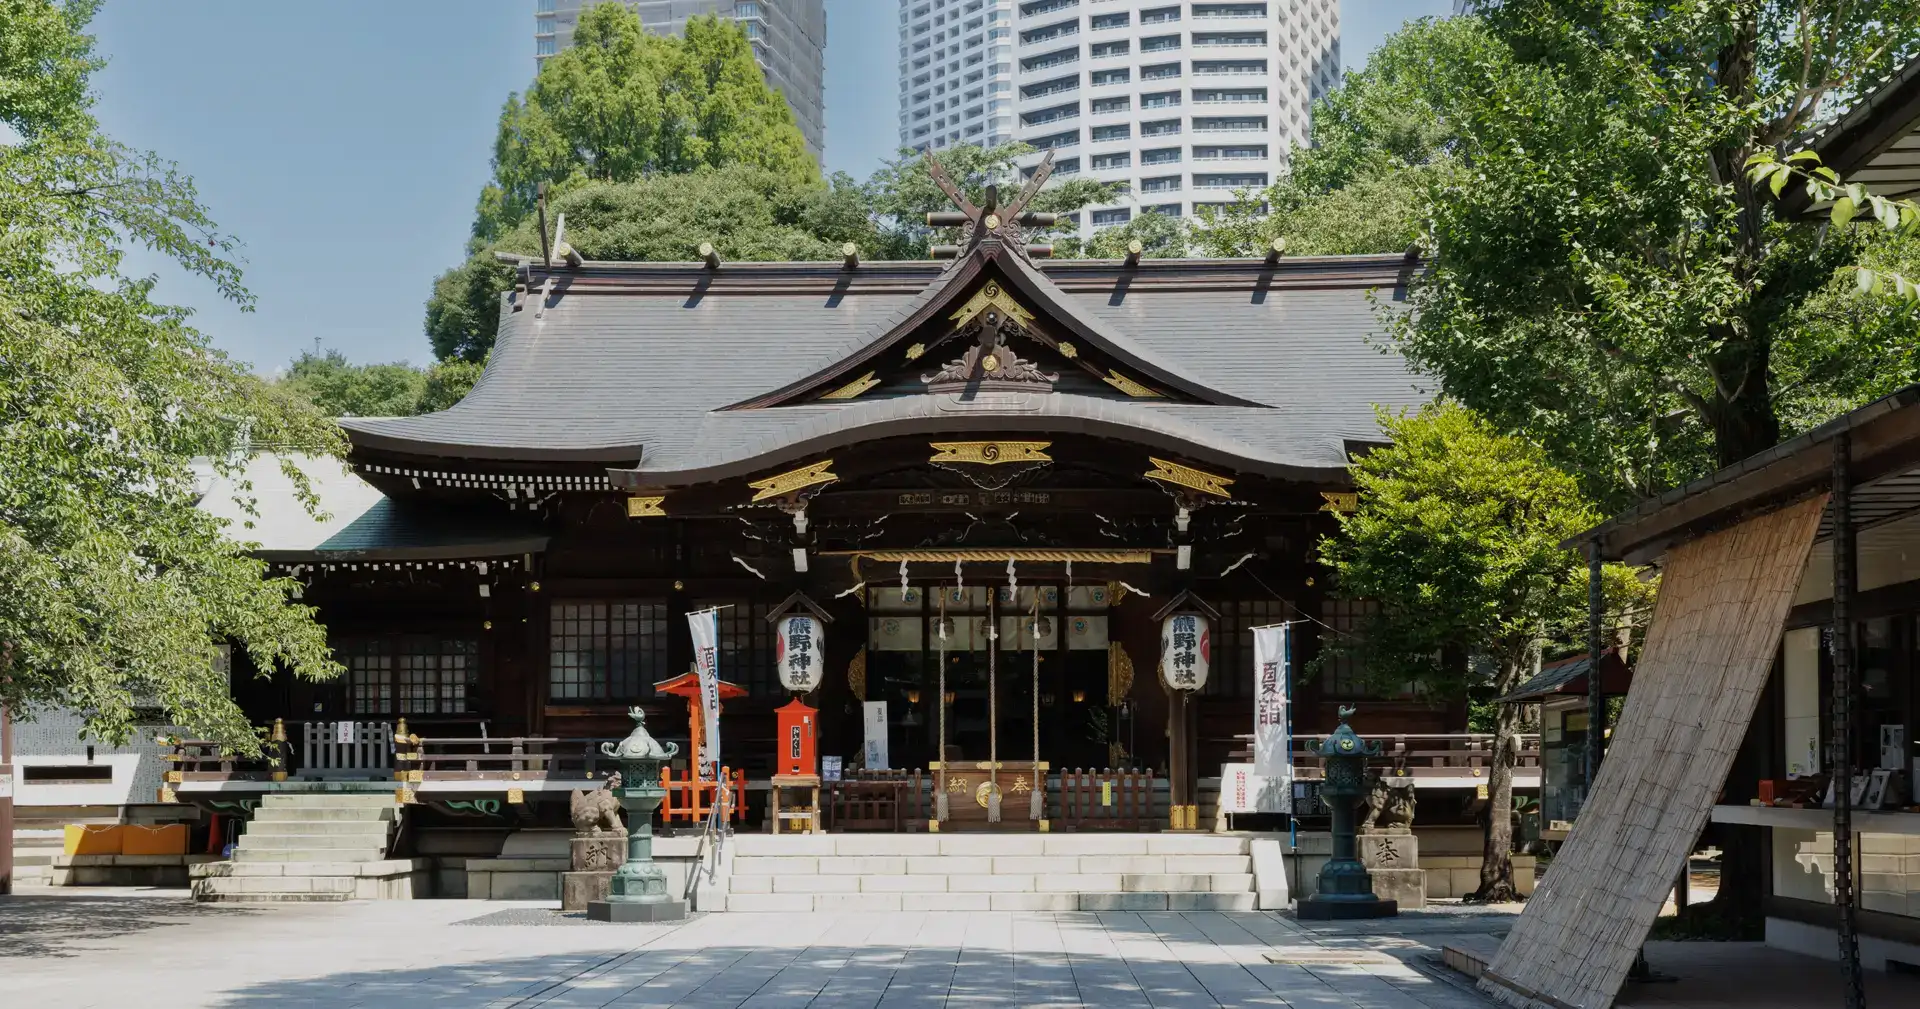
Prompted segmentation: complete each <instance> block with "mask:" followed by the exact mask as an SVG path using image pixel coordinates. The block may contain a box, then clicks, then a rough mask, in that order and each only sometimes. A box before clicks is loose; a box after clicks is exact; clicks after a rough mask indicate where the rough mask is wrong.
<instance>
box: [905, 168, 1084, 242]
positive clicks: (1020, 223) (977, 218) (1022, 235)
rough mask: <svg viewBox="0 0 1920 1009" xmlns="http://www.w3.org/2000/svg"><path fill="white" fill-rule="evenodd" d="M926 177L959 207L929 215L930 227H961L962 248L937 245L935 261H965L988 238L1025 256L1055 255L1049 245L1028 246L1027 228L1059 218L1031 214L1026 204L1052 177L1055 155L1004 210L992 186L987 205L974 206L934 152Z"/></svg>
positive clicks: (1044, 224) (1038, 170)
mask: <svg viewBox="0 0 1920 1009" xmlns="http://www.w3.org/2000/svg"><path fill="white" fill-rule="evenodd" d="M926 161H927V174H928V175H931V176H932V177H933V184H934V185H936V186H939V187H940V191H941V192H943V193H945V194H947V199H949V200H952V201H953V205H954V206H955V207H958V208H959V211H958V212H957V213H956V212H954V211H950V210H948V211H939V210H936V211H933V212H931V213H929V214H927V225H928V226H929V227H935V228H956V227H957V228H959V229H961V230H960V244H959V245H936V246H934V247H933V255H934V258H936V259H944V258H952V259H960V258H963V257H964V256H965V255H966V254H967V253H969V252H972V251H973V249H974V248H975V247H976V246H978V245H980V244H981V243H982V242H984V241H986V240H987V239H989V238H997V239H999V242H1000V244H1001V245H1003V246H1004V247H1006V248H1008V249H1012V250H1014V251H1016V252H1017V253H1019V254H1020V255H1023V256H1033V255H1039V256H1046V255H1052V253H1053V247H1052V246H1050V245H1028V244H1027V235H1026V229H1028V228H1035V227H1039V228H1044V227H1047V226H1048V225H1051V224H1052V223H1053V222H1054V221H1055V220H1057V219H1058V218H1057V216H1056V215H1054V214H1047V213H1038V212H1029V211H1028V210H1027V204H1028V203H1031V202H1032V201H1033V197H1034V194H1036V193H1038V192H1039V191H1040V187H1041V186H1044V185H1046V184H1047V177H1048V176H1050V175H1052V174H1053V152H1052V151H1048V152H1047V153H1046V155H1045V156H1044V157H1042V158H1041V159H1040V165H1039V167H1037V168H1036V169H1034V172H1033V177H1032V178H1030V179H1028V180H1027V182H1026V185H1024V186H1022V187H1021V188H1020V194H1019V195H1018V196H1016V197H1014V199H1013V202H1011V203H1009V204H1007V206H1006V207H1005V208H1004V209H1002V208H1001V207H1000V187H998V186H994V185H989V186H987V192H986V205H985V206H975V205H974V203H973V201H972V200H970V199H968V198H967V194H966V193H965V192H964V191H963V190H962V189H961V188H960V187H959V186H958V185H956V184H955V183H954V181H953V178H952V177H951V176H949V175H948V174H947V170H946V168H944V167H943V166H942V165H941V164H940V159H939V158H937V157H935V156H934V154H933V152H932V151H928V152H927V155H926Z"/></svg>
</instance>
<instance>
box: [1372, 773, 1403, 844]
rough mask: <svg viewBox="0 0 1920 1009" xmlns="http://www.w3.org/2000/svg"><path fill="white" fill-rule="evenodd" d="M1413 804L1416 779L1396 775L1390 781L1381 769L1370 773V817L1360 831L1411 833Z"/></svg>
mask: <svg viewBox="0 0 1920 1009" xmlns="http://www.w3.org/2000/svg"><path fill="white" fill-rule="evenodd" d="M1413 806H1414V794H1413V779H1411V778H1396V779H1395V780H1394V781H1393V782H1392V783H1389V782H1388V781H1387V779H1386V778H1385V777H1384V776H1382V775H1381V774H1380V773H1379V772H1378V771H1369V772H1367V798H1366V816H1365V817H1364V818H1362V820H1361V821H1360V833H1362V834H1406V833H1410V832H1411V831H1412V830H1413Z"/></svg>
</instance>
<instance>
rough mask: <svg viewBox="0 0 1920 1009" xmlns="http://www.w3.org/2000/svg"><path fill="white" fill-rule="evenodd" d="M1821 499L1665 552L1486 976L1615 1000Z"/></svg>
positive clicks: (1519, 986) (1739, 726) (1762, 671)
mask: <svg viewBox="0 0 1920 1009" xmlns="http://www.w3.org/2000/svg"><path fill="white" fill-rule="evenodd" d="M1825 505H1826V497H1825V496H1824V495H1822V496H1821V497H1819V498H1816V499H1813V500H1809V501H1804V502H1801V503H1799V504H1796V505H1791V506H1789V507H1786V508H1782V509H1780V510H1779V511H1775V512H1770V513H1768V514H1766V515H1761V516H1759V517H1756V518H1753V519H1749V520H1748V521H1746V522H1744V523H1741V524H1740V525H1738V526H1735V527H1733V528H1730V529H1727V530H1724V531H1722V532H1718V533H1714V534H1712V535H1710V536H1705V537H1702V538H1701V539H1698V540H1694V541H1691V542H1688V543H1685V544H1682V545H1680V546H1677V547H1674V548H1673V549H1672V550H1670V551H1668V553H1667V557H1666V563H1665V566H1664V568H1663V570H1662V578H1661V584H1660V597H1659V601H1658V602H1657V603H1656V604H1655V606H1654V616H1653V624H1652V626H1651V628H1650V629H1649V632H1648V636H1647V644H1646V649H1645V651H1644V652H1643V653H1642V655H1641V658H1640V663H1639V667H1638V668H1637V669H1636V670H1635V672H1634V681H1633V689H1632V692H1631V693H1629V694H1628V695H1627V703H1626V708H1625V710H1624V711H1623V712H1622V714H1621V719H1620V724H1619V726H1618V727H1617V728H1616V729H1615V730H1614V732H1613V738H1612V741H1611V743H1609V745H1608V747H1607V759H1606V761H1605V763H1603V764H1602V765H1601V768H1600V777H1599V781H1598V782H1597V783H1596V785H1595V788H1594V792H1593V795H1592V797H1591V798H1590V799H1589V800H1588V802H1587V804H1586V806H1585V808H1583V809H1582V810H1581V812H1580V816H1579V818H1578V819H1577V820H1576V821H1575V822H1574V827H1573V832H1572V834H1571V835H1570V836H1569V837H1568V838H1567V841H1566V844H1565V846H1563V847H1562V848H1561V849H1560V854H1559V857H1557V858H1555V859H1554V864H1553V870H1552V871H1551V872H1550V873H1548V875H1547V877H1546V878H1545V879H1544V880H1542V881H1541V884H1540V886H1539V888H1538V889H1537V890H1535V892H1534V895H1533V898H1532V899H1531V900H1529V901H1528V902H1527V909H1526V913H1525V914H1522V915H1521V916H1520V920H1519V921H1518V922H1516V923H1515V925H1514V928H1513V931H1511V932H1509V933H1508V934H1507V939H1506V941H1505V942H1504V943H1502V944H1501V946H1500V952H1499V953H1498V954H1497V955H1496V956H1495V957H1494V959H1493V963H1492V964H1491V965H1490V967H1489V969H1488V971H1487V974H1486V975H1485V976H1483V977H1482V979H1481V982H1480V987H1481V989H1482V990H1483V991H1486V992H1487V993H1488V994H1490V995H1492V996H1493V997H1494V998H1495V999H1496V1000H1498V1001H1500V1002H1502V1003H1504V1004H1506V1005H1510V1006H1522V1007H1527V1009H1533V1007H1552V1009H1561V1007H1568V1006H1578V1007H1581V1009H1607V1007H1609V1006H1611V1005H1612V1004H1613V1000H1614V997H1615V996H1616V995H1617V994H1618V993H1619V990H1620V983H1621V982H1622V981H1623V980H1624V979H1625V978H1626V976H1627V970H1628V968H1629V967H1631V966H1632V963H1633V959H1634V955H1635V953H1636V952H1637V951H1638V950H1639V948H1640V945H1641V943H1642V942H1644V941H1645V939H1646V936H1647V930H1648V929H1649V928H1650V927H1652V925H1653V920H1654V918H1655V917H1656V916H1657V915H1658V914H1659V913H1660V907H1661V905H1662V904H1663V903H1664V902H1665V901H1666V897H1667V893H1668V891H1670V890H1671V889H1672V887H1673V882H1674V878H1675V877H1676V875H1677V874H1678V873H1679V870H1680V866H1681V864H1682V861H1683V860H1684V859H1685V858H1686V855H1687V852H1688V850H1689V849H1691V848H1692V846H1693V843H1694V840H1695V839H1696V838H1697V837H1699V835H1700V830H1701V828H1702V827H1704V826H1705V825H1706V821H1707V816H1708V814H1709V813H1710V812H1711V809H1712V805H1713V800H1714V796H1715V795H1716V794H1717V793H1718V791H1719V789H1720V785H1721V783H1722V781H1723V780H1725V778H1726V775H1727V770H1728V768H1729V767H1730V766H1731V765H1732V763H1733V759H1734V754H1735V752H1736V751H1737V750H1738V749H1739V748H1740V741H1741V738H1742V737H1743V736H1744V735H1745V734H1746V731H1747V726H1748V724H1749V723H1750V722H1751V721H1752V720H1753V715H1754V711H1755V708H1756V707H1757V705H1758V703H1759V699H1760V693H1761V691H1762V689H1764V688H1765V686H1766V682H1767V674H1768V671H1769V670H1770V669H1772V667H1773V656H1774V651H1775V649H1776V648H1777V647H1778V646H1779V642H1780V633H1781V627H1782V624H1783V622H1784V621H1785V619H1786V615H1787V610H1788V609H1789V608H1790V606H1791V605H1792V602H1793V593H1794V588H1795V586H1796V585H1797V584H1798V583H1799V581H1800V575H1801V572H1802V570H1803V569H1804V568H1805V566H1806V563H1807V554H1808V551H1809V548H1810V547H1811V546H1812V543H1813V536H1814V531H1815V530H1816V529H1817V528H1818V526H1819V523H1820V515H1821V511H1822V509H1823V508H1824V507H1825Z"/></svg>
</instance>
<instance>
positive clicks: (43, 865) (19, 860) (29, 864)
mask: <svg viewBox="0 0 1920 1009" xmlns="http://www.w3.org/2000/svg"><path fill="white" fill-rule="evenodd" d="M0 843H4V842H0ZM65 843H66V842H65V835H64V833H63V832H62V830H61V826H60V825H59V824H54V825H52V826H45V825H40V824H37V823H36V824H33V825H31V826H30V825H28V824H27V823H26V822H24V821H15V826H14V831H13V885H14V886H15V887H26V886H46V885H47V884H49V883H51V882H53V858H54V856H55V855H58V854H60V853H61V851H62V850H64V849H63V845H64V844H65Z"/></svg>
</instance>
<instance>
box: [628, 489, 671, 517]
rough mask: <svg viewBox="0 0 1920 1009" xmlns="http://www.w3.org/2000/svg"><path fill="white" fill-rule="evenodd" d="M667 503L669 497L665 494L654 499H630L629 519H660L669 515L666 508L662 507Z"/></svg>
mask: <svg viewBox="0 0 1920 1009" xmlns="http://www.w3.org/2000/svg"><path fill="white" fill-rule="evenodd" d="M666 503H667V496H666V495H665V494H660V495H656V496H653V497H641V496H639V495H634V496H631V497H628V498H627V517H628V518H630V519H644V518H660V517H662V516H664V515H666V513H667V510H666V508H664V507H662V506H663V505H665V504H666Z"/></svg>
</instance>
